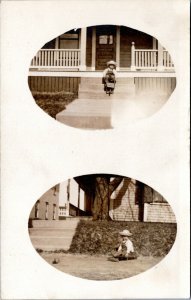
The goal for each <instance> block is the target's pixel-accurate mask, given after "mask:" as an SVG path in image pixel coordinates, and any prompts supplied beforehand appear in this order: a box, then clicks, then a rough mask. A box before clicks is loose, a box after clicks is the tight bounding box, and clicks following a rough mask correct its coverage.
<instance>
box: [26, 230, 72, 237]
mask: <svg viewBox="0 0 191 300" xmlns="http://www.w3.org/2000/svg"><path fill="white" fill-rule="evenodd" d="M74 233H75V229H64V230H63V229H57V230H55V229H52V228H46V229H42V228H40V229H38V228H30V230H29V235H30V236H36V237H37V236H52V237H55V236H62V237H67V236H71V235H73V234H74Z"/></svg>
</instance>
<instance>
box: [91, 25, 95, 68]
mask: <svg viewBox="0 0 191 300" xmlns="http://www.w3.org/2000/svg"><path fill="white" fill-rule="evenodd" d="M95 62H96V27H93V29H92V67H91V69H92V71H95Z"/></svg>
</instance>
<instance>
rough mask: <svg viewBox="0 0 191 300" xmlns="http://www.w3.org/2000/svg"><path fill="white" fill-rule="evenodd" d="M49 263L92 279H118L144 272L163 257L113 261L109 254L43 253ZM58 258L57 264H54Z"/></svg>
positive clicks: (64, 270)
mask: <svg viewBox="0 0 191 300" xmlns="http://www.w3.org/2000/svg"><path fill="white" fill-rule="evenodd" d="M40 255H41V257H42V258H44V259H45V260H46V261H47V262H48V263H49V264H51V265H52V266H53V267H55V268H57V269H58V270H60V271H63V272H65V273H68V274H70V275H73V276H77V277H81V278H85V279H90V280H117V279H123V278H128V277H131V276H134V275H137V274H139V273H141V272H144V271H146V270H148V269H150V268H151V267H153V266H154V265H156V264H157V263H158V262H159V261H160V260H161V259H162V258H161V257H143V256H142V257H139V258H138V259H137V260H129V261H120V262H111V261H108V260H107V256H90V255H80V254H63V253H46V252H44V253H41V254H40ZM54 259H56V260H57V259H58V263H57V264H52V262H53V260H54Z"/></svg>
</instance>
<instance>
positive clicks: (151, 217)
mask: <svg viewBox="0 0 191 300" xmlns="http://www.w3.org/2000/svg"><path fill="white" fill-rule="evenodd" d="M144 210H145V218H144V221H145V222H167V223H176V217H175V215H174V213H173V211H172V209H171V207H170V205H169V204H168V203H150V204H148V203H145V208H144Z"/></svg>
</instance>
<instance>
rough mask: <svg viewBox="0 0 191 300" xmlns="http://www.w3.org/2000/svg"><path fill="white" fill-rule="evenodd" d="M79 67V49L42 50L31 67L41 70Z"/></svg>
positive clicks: (34, 58) (33, 60)
mask: <svg viewBox="0 0 191 300" xmlns="http://www.w3.org/2000/svg"><path fill="white" fill-rule="evenodd" d="M79 65H80V50H79V49H41V50H39V51H38V52H37V54H36V55H35V56H34V57H33V59H32V61H31V67H39V68H54V67H56V68H59V67H61V68H78V67H79Z"/></svg>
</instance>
